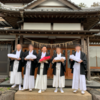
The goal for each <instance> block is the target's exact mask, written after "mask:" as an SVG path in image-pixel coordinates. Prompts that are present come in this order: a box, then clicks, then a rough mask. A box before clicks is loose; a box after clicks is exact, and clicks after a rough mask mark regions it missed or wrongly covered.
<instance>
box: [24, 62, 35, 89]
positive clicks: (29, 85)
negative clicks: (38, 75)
mask: <svg viewBox="0 0 100 100" xmlns="http://www.w3.org/2000/svg"><path fill="white" fill-rule="evenodd" d="M32 67H34V66H32ZM30 70H31V61H27V65H26V73H25V75H24V82H23V89H33V88H34V76H32V75H30Z"/></svg>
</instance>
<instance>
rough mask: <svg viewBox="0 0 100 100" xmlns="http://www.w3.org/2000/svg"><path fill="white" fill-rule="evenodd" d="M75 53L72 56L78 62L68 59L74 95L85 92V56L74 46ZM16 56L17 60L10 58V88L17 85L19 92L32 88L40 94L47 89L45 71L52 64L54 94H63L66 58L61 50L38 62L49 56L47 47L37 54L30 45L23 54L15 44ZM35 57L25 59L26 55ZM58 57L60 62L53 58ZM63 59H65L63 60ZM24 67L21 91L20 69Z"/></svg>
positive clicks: (18, 45) (57, 49)
mask: <svg viewBox="0 0 100 100" xmlns="http://www.w3.org/2000/svg"><path fill="white" fill-rule="evenodd" d="M75 49H76V52H75V53H74V54H73V55H75V56H76V57H79V58H80V61H79V62H76V61H75V60H73V59H70V60H69V62H70V68H71V69H72V73H73V83H72V89H74V91H73V92H74V93H76V92H77V91H78V89H80V90H81V93H82V94H84V93H85V91H86V80H85V70H86V65H87V60H86V55H85V53H83V52H81V46H80V45H76V47H75ZM13 54H16V55H17V57H18V59H13V58H10V66H11V75H10V83H11V84H13V86H12V88H15V87H16V86H17V85H19V90H21V91H25V90H27V89H29V91H32V90H33V89H34V88H35V89H39V91H38V93H42V92H44V91H45V90H46V89H47V71H48V69H49V66H50V63H51V64H52V69H53V84H52V86H53V87H55V90H54V92H55V93H57V92H58V88H60V92H61V93H64V91H63V88H64V87H65V75H64V73H65V72H66V57H65V56H64V55H63V54H62V53H61V48H60V47H57V48H56V54H54V56H53V57H52V58H51V59H48V60H44V61H40V59H41V58H43V57H47V56H49V54H48V53H47V47H46V46H45V45H44V46H42V48H41V53H39V54H37V53H36V52H35V50H34V46H33V45H32V44H30V45H29V51H27V52H23V51H22V47H21V45H20V44H17V46H16V51H14V52H13ZM32 54H33V55H35V56H36V57H37V58H36V59H26V56H27V55H32ZM57 57H60V58H61V60H60V61H57V60H56V59H55V58H57ZM64 58H65V59H64ZM23 66H24V80H23V89H22V88H21V84H22V67H23ZM37 67H38V71H37V77H36V82H34V73H35V68H37Z"/></svg>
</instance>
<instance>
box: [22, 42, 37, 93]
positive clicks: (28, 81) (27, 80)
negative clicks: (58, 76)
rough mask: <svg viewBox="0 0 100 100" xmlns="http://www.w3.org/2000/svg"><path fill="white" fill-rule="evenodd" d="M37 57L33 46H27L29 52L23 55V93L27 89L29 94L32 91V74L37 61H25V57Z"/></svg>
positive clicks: (32, 59) (30, 59)
mask: <svg viewBox="0 0 100 100" xmlns="http://www.w3.org/2000/svg"><path fill="white" fill-rule="evenodd" d="M32 55H34V56H37V53H36V52H35V50H34V46H33V45H32V44H30V45H29V51H27V52H26V53H25V58H24V60H25V62H24V63H25V65H24V82H23V89H22V91H25V90H27V89H29V91H30V92H32V90H33V89H34V73H35V68H36V65H37V60H36V59H35V58H29V59H27V56H32Z"/></svg>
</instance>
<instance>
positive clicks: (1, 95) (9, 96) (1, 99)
mask: <svg viewBox="0 0 100 100" xmlns="http://www.w3.org/2000/svg"><path fill="white" fill-rule="evenodd" d="M16 91H17V90H16V89H14V90H7V91H4V92H0V100H14V98H15V93H16Z"/></svg>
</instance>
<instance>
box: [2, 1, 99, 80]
mask: <svg viewBox="0 0 100 100" xmlns="http://www.w3.org/2000/svg"><path fill="white" fill-rule="evenodd" d="M23 1H24V3H23ZM28 1H29V2H28ZM1 2H2V3H0V5H1V6H0V18H1V21H0V48H3V49H4V48H9V50H8V49H7V50H8V51H7V50H5V52H6V54H7V52H13V51H14V50H15V46H16V44H18V43H20V44H21V45H22V47H23V51H26V50H28V44H30V43H31V41H36V42H39V43H48V44H56V43H64V42H70V41H71V42H73V44H68V45H67V47H66V46H63V45H61V48H62V53H63V54H64V55H65V56H66V59H67V62H66V63H67V64H66V73H65V76H66V79H72V74H71V70H70V68H69V66H70V65H69V55H70V54H72V53H73V52H74V51H75V49H74V45H75V44H76V43H80V44H81V46H82V51H83V52H85V53H86V55H87V59H88V66H87V71H86V72H87V79H88V80H90V77H91V70H93V68H95V70H99V71H100V66H99V65H100V64H99V62H98V64H97V65H93V66H91V61H92V60H93V59H95V58H93V59H92V58H90V46H97V47H99V46H100V44H99V42H100V41H99V38H98V37H99V32H100V30H96V29H95V28H96V25H97V24H98V22H99V21H100V7H97V8H87V9H82V8H80V7H78V6H77V5H76V4H74V3H72V2H71V1H69V0H16V3H15V1H14V0H1ZM96 37H97V39H95V40H98V41H95V40H94V38H96ZM91 42H93V43H95V42H96V43H97V44H96V43H95V44H91V45H90V43H91ZM34 45H35V50H36V52H37V53H38V52H40V47H39V46H37V45H36V44H34ZM0 50H1V49H0ZM1 51H2V50H1ZM5 52H4V51H2V54H5ZM91 52H92V51H91ZM48 53H50V55H51V57H52V56H53V54H54V53H55V47H52V48H51V47H48ZM5 57H6V56H5ZM1 60H2V59H1ZM3 60H4V61H7V62H8V59H6V60H5V58H4V59H3ZM1 65H2V66H5V68H3V69H2V74H4V75H6V74H7V73H8V72H9V67H7V66H8V65H9V62H8V63H7V64H5V65H4V63H2V64H1ZM6 68H8V70H5V69H6ZM36 70H37V69H36ZM36 72H37V71H36ZM0 73H1V71H0ZM35 75H36V73H35ZM52 77H53V75H52V69H51V65H50V68H49V70H48V78H49V79H52Z"/></svg>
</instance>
